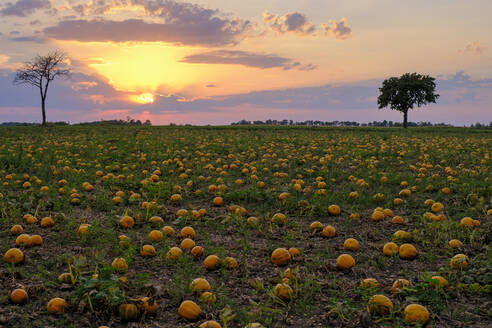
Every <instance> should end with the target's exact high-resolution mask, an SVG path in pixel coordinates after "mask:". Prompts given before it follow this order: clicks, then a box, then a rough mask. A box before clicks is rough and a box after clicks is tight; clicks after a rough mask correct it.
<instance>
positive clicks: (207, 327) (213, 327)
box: [199, 320, 222, 328]
mask: <svg viewBox="0 0 492 328" xmlns="http://www.w3.org/2000/svg"><path fill="white" fill-rule="evenodd" d="M199 328H222V326H221V325H220V323H218V322H217V321H215V320H209V321H205V322H203V323H202V324H201V325H200V326H199Z"/></svg>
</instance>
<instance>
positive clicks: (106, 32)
mask: <svg viewBox="0 0 492 328" xmlns="http://www.w3.org/2000/svg"><path fill="white" fill-rule="evenodd" d="M204 23H205V22H204ZM233 25H234V26H233ZM246 29H247V23H244V22H243V23H239V22H229V23H225V22H224V21H210V22H209V23H205V24H203V25H201V24H200V23H199V22H189V23H188V24H182V23H179V24H176V23H147V22H145V21H143V20H141V19H127V20H124V21H110V20H90V21H88V20H69V21H61V22H59V23H58V25H56V26H52V27H48V28H46V29H44V33H45V35H46V36H48V37H49V38H53V39H57V40H73V41H81V42H93V41H96V42H106V41H112V42H130V41H136V42H159V41H160V42H167V43H173V44H179V45H205V46H221V45H227V44H235V43H237V42H238V39H239V37H240V36H241V34H242V33H243V32H244V31H245V30H246Z"/></svg>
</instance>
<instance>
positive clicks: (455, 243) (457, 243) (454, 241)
mask: <svg viewBox="0 0 492 328" xmlns="http://www.w3.org/2000/svg"><path fill="white" fill-rule="evenodd" d="M449 246H450V247H453V248H460V247H461V246H463V243H462V242H461V241H459V240H458V239H451V240H450V241H449Z"/></svg>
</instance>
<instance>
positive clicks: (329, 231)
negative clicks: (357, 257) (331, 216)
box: [321, 225, 337, 238]
mask: <svg viewBox="0 0 492 328" xmlns="http://www.w3.org/2000/svg"><path fill="white" fill-rule="evenodd" d="M336 232H337V230H336V229H335V227H334V226H331V225H327V226H326V227H324V228H323V231H322V232H321V234H322V235H323V236H325V237H327V238H332V237H334V236H335V234H336Z"/></svg>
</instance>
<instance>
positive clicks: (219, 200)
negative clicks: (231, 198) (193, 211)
mask: <svg viewBox="0 0 492 328" xmlns="http://www.w3.org/2000/svg"><path fill="white" fill-rule="evenodd" d="M213 204H214V206H222V205H224V199H223V198H222V197H215V198H214V200H213Z"/></svg>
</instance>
